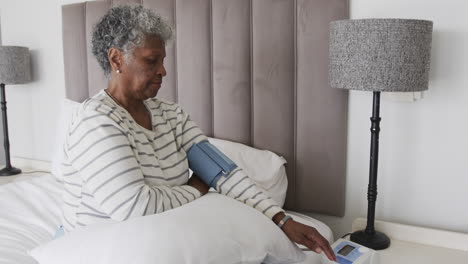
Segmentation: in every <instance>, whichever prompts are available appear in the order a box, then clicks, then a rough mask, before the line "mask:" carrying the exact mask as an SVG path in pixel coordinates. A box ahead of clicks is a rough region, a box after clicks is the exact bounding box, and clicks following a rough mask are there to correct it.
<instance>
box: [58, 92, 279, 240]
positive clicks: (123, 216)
mask: <svg viewBox="0 0 468 264" xmlns="http://www.w3.org/2000/svg"><path fill="white" fill-rule="evenodd" d="M144 103H145V105H146V107H147V109H148V110H149V111H150V112H151V115H152V117H151V122H152V126H153V129H152V130H148V129H146V128H143V127H142V126H140V125H138V124H137V123H136V122H135V121H134V120H133V118H132V117H131V115H130V114H129V113H128V112H127V111H126V110H125V109H124V108H122V107H121V106H119V105H118V104H116V103H115V102H114V100H113V99H112V98H110V97H109V96H108V95H107V94H106V93H105V92H104V91H103V90H102V91H101V92H100V93H98V94H97V95H95V96H94V97H92V98H90V99H88V100H86V101H85V102H84V103H83V104H82V105H81V106H80V108H79V110H78V111H77V112H76V113H75V114H74V116H73V118H72V122H71V124H70V127H69V130H68V132H67V135H66V137H65V142H64V160H63V162H62V171H63V184H64V189H65V192H64V196H63V199H64V207H63V226H64V227H65V230H66V231H71V230H73V229H75V228H77V227H80V226H86V225H90V224H95V223H102V222H112V221H124V220H127V219H129V218H132V217H137V216H143V215H150V214H157V213H162V212H164V211H166V210H170V209H172V208H176V207H179V206H182V205H184V204H186V203H189V202H191V201H193V200H195V199H197V198H199V197H200V195H201V194H200V192H199V191H198V190H197V189H195V188H193V187H191V186H189V185H187V181H188V179H189V167H188V161H187V155H186V152H187V151H188V150H189V149H190V147H191V146H192V145H193V144H195V143H198V142H200V141H203V140H207V138H206V136H205V135H204V134H203V133H202V131H201V130H200V129H199V128H198V127H197V125H196V124H195V123H194V122H193V121H192V120H191V119H190V117H189V115H187V113H185V112H184V111H183V110H182V109H181V108H180V107H179V106H178V105H177V104H175V103H170V102H166V101H163V100H160V99H156V98H154V99H149V100H146V101H145V102H144ZM216 190H217V191H218V192H219V193H221V194H224V195H227V196H229V197H232V198H234V199H236V200H238V201H241V202H243V203H246V204H248V205H250V206H252V207H253V208H255V209H257V210H259V211H260V212H262V213H263V214H265V215H266V216H267V217H269V218H272V217H273V216H274V215H275V214H276V213H278V212H281V211H283V210H282V209H281V208H280V207H279V206H277V205H276V203H275V202H274V201H273V200H272V199H271V198H270V197H268V196H266V195H265V194H264V193H263V192H261V191H260V190H259V189H258V188H257V186H256V185H255V184H254V183H253V182H252V180H251V179H250V178H249V177H248V176H247V175H246V174H245V173H244V171H243V170H242V169H240V168H237V169H235V170H233V171H232V172H231V173H230V174H229V175H228V176H227V177H220V178H219V180H218V182H217V183H216Z"/></svg>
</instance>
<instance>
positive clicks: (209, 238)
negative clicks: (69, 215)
mask: <svg viewBox="0 0 468 264" xmlns="http://www.w3.org/2000/svg"><path fill="white" fill-rule="evenodd" d="M30 254H31V255H32V256H33V257H34V258H35V259H36V260H37V261H39V263H41V264H63V263H68V264H75V263H99V264H128V263H138V264H146V263H148V264H150V263H151V264H154V263H168V264H171V263H203V264H210V263H213V264H219V263H225V264H229V263H244V264H245V263H297V262H300V261H303V260H304V258H305V255H304V253H303V252H302V251H301V250H300V249H298V247H297V246H296V245H295V244H294V243H292V242H291V241H290V240H289V239H288V237H287V236H286V235H285V234H284V233H283V231H281V229H279V228H278V227H277V226H276V225H275V224H274V223H273V222H272V221H271V220H270V219H268V218H267V217H265V216H264V215H262V214H261V213H259V212H258V211H257V210H255V209H253V208H251V207H249V206H247V205H245V204H243V203H240V202H238V201H235V200H234V199H231V198H229V197H226V196H224V195H220V194H217V193H211V192H210V193H208V194H206V195H204V196H203V197H201V198H199V199H197V200H195V201H194V202H191V203H189V204H186V205H184V206H182V207H178V208H176V209H173V210H169V211H166V212H164V213H162V214H156V215H150V216H144V217H138V218H133V219H130V220H128V221H124V222H120V223H114V224H100V225H93V226H88V227H85V228H82V229H78V230H75V231H73V232H71V233H69V234H66V235H65V236H63V237H61V238H59V239H57V240H53V241H51V242H49V243H48V244H45V245H43V246H39V247H37V248H35V249H33V250H32V251H31V252H30Z"/></svg>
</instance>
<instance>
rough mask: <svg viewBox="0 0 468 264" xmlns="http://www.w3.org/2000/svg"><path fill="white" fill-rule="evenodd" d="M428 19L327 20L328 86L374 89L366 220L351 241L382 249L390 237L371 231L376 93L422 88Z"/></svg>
mask: <svg viewBox="0 0 468 264" xmlns="http://www.w3.org/2000/svg"><path fill="white" fill-rule="evenodd" d="M432 24H433V23H432V21H426V20H414V19H357V20H340V21H333V22H331V23H330V47H329V48H330V54H329V56H330V68H329V78H330V86H331V87H334V88H342V89H351V90H363V91H373V93H374V97H373V107H372V117H371V124H372V125H371V147H370V169H369V185H368V191H367V200H368V208H367V226H366V229H365V230H361V231H356V232H354V233H353V234H351V241H353V242H356V243H358V244H361V245H363V246H366V247H369V248H372V249H385V248H387V247H388V246H389V245H390V239H389V238H388V237H387V236H386V235H385V234H384V233H381V232H377V231H375V228H374V219H375V202H376V199H377V166H378V158H379V156H378V154H379V131H380V127H379V124H380V120H381V118H380V113H379V112H380V93H381V92H416V91H424V90H427V87H428V79H429V64H430V55H431V41H432Z"/></svg>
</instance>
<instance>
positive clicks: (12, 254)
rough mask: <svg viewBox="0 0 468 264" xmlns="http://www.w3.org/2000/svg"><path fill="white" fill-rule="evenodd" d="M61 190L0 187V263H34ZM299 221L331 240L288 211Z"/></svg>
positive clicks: (43, 179)
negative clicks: (31, 254)
mask: <svg viewBox="0 0 468 264" xmlns="http://www.w3.org/2000/svg"><path fill="white" fill-rule="evenodd" d="M61 191H62V187H61V185H60V183H58V182H57V181H56V180H55V178H54V177H53V176H52V175H50V174H42V175H41V174H39V175H38V174H36V175H35V176H21V177H19V178H18V179H17V180H15V181H14V182H12V183H9V184H6V185H1V186H0V263H21V264H29V263H35V264H36V263H37V262H36V261H35V260H34V259H33V258H32V257H30V256H29V255H28V253H27V251H29V250H31V249H33V248H35V247H36V246H38V245H40V244H42V243H45V242H47V241H50V240H51V239H52V237H53V235H54V234H55V231H56V230H57V227H58V225H59V224H60V215H61V212H60V208H61V204H60V203H61ZM288 214H290V215H292V216H293V218H294V219H295V220H297V221H299V222H302V223H304V224H307V225H311V226H314V227H315V228H316V229H317V230H318V231H319V232H320V233H321V234H322V235H323V236H325V238H327V239H328V240H329V241H333V235H332V232H331V230H330V228H329V227H328V226H326V225H325V224H324V223H322V222H320V221H318V220H315V219H313V218H311V217H308V216H305V215H302V214H299V213H295V212H288ZM306 253H307V259H306V261H305V262H303V264H315V263H317V264H320V261H319V260H320V256H319V255H317V254H315V253H312V252H306Z"/></svg>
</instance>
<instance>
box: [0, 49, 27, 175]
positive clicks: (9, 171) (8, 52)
mask: <svg viewBox="0 0 468 264" xmlns="http://www.w3.org/2000/svg"><path fill="white" fill-rule="evenodd" d="M30 80H31V66H30V59H29V49H28V48H26V47H17V46H0V95H1V101H0V103H1V105H2V119H3V120H2V121H3V136H4V142H3V143H4V147H5V164H6V165H5V168H3V169H2V170H0V176H10V175H15V174H19V173H21V170H20V169H18V168H15V167H13V166H11V162H10V140H9V138H8V119H7V107H6V98H5V84H23V83H27V82H29V81H30Z"/></svg>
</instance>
